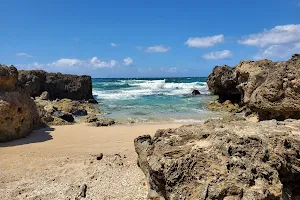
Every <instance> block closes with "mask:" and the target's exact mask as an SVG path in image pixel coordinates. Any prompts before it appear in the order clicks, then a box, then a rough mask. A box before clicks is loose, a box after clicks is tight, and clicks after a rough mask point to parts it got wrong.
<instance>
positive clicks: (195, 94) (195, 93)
mask: <svg viewBox="0 0 300 200" xmlns="http://www.w3.org/2000/svg"><path fill="white" fill-rule="evenodd" d="M192 95H193V96H197V95H201V93H200V92H199V90H193V92H192Z"/></svg>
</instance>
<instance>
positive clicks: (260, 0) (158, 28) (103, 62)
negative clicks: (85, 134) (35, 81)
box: [0, 0, 300, 78]
mask: <svg viewBox="0 0 300 200" xmlns="http://www.w3.org/2000/svg"><path fill="white" fill-rule="evenodd" d="M0 7H1V11H0V63H2V64H6V65H10V64H13V65H14V66H16V67H17V68H18V69H43V70H45V71H49V72H62V73H71V74H78V75H82V74H87V75H91V76H92V77H94V78H96V77H99V78H100V77H101V78H113V77H199V76H207V75H208V74H209V73H210V72H211V71H212V69H213V67H214V66H216V65H225V64H227V65H229V66H234V65H236V64H238V63H239V62H240V60H258V59H264V58H266V59H271V60H274V61H280V60H286V59H289V58H290V57H291V55H292V54H294V53H300V0H251V1H241V0H227V1H224V0H214V1H212V0H184V1H183V0H172V1H171V0H148V1H147V0H88V1H83V0H63V1H62V0H43V1H41V0H26V1H25V0H18V1H17V0H0Z"/></svg>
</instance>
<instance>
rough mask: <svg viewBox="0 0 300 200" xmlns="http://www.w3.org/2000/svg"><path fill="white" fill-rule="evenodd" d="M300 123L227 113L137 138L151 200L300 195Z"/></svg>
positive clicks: (251, 199)
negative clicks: (249, 118) (255, 119)
mask: <svg viewBox="0 0 300 200" xmlns="http://www.w3.org/2000/svg"><path fill="white" fill-rule="evenodd" d="M299 128H300V121H298V120H286V121H283V122H277V121H275V120H271V121H262V122H259V123H255V122H249V121H245V119H244V118H239V117H231V120H229V119H223V120H208V121H206V122H205V123H204V124H198V125H185V126H182V127H180V128H177V129H167V130H158V131H157V132H156V134H155V136H154V137H150V136H149V135H146V136H140V137H138V138H136V139H135V141H134V145H135V150H136V152H137V154H138V165H139V167H140V168H141V169H142V171H143V172H144V174H145V175H146V177H147V179H148V182H149V198H151V199H161V200H162V199H165V200H168V199H173V200H177V199H190V200H194V199H199V200H205V199H224V200H233V199H234V200H260V199H270V200H271V199H272V200H273V199H274V200H275V199H278V200H279V199H287V200H288V199H291V200H292V199H300V131H299V130H300V129H299Z"/></svg>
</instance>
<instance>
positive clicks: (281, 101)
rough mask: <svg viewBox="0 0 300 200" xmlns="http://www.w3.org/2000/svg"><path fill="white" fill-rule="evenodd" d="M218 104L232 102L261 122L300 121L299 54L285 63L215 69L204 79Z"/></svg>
mask: <svg viewBox="0 0 300 200" xmlns="http://www.w3.org/2000/svg"><path fill="white" fill-rule="evenodd" d="M207 84H208V86H209V89H210V91H211V92H212V93H213V94H216V95H219V98H220V101H225V100H232V99H234V100H235V101H237V102H238V103H239V104H240V105H245V106H246V107H247V108H248V109H249V110H251V111H252V112H254V113H257V114H258V116H259V118H260V120H265V119H278V120H284V119H287V118H296V119H300V101H299V98H300V54H296V55H294V56H293V57H292V58H291V59H290V60H288V61H286V62H272V61H270V60H260V61H242V62H240V63H239V64H238V65H237V66H236V67H234V68H229V67H228V66H224V67H215V68H214V70H213V72H212V74H210V75H209V77H208V79H207Z"/></svg>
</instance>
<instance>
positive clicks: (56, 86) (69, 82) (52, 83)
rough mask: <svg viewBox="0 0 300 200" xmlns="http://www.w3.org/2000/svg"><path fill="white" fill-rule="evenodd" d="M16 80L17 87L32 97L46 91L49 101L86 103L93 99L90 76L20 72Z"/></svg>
mask: <svg viewBox="0 0 300 200" xmlns="http://www.w3.org/2000/svg"><path fill="white" fill-rule="evenodd" d="M18 79H19V80H18V85H19V86H20V87H22V88H23V89H24V90H26V91H27V92H28V93H29V94H30V96H32V97H37V96H40V95H41V94H42V92H44V91H47V92H48V94H49V99H51V100H55V99H63V98H68V99H72V100H87V101H88V100H90V99H93V95H92V79H91V77H90V76H76V75H70V74H61V73H47V72H45V71H43V70H29V71H27V70H20V71H19V78H18Z"/></svg>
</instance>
